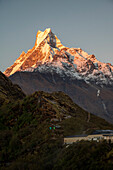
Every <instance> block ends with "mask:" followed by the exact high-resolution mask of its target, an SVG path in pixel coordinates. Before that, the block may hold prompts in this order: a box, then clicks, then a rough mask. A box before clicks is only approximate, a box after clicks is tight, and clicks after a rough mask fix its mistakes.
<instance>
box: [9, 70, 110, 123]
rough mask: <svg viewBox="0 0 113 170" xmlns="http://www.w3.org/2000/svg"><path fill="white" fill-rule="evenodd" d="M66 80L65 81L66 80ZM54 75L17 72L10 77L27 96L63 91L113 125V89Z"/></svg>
mask: <svg viewBox="0 0 113 170" xmlns="http://www.w3.org/2000/svg"><path fill="white" fill-rule="evenodd" d="M64 78H65V79H64ZM64 78H62V77H60V76H59V75H58V74H56V73H54V74H51V73H40V72H38V71H37V72H17V73H15V74H14V75H12V76H10V79H11V80H12V82H14V83H17V84H19V85H20V87H21V88H22V89H23V91H24V92H25V93H26V94H32V93H33V92H35V91H39V90H43V91H46V92H53V91H63V92H65V93H66V94H68V95H69V96H70V97H71V98H72V99H73V101H74V102H75V103H77V104H78V105H79V106H81V107H82V108H84V109H85V110H87V111H89V112H91V113H93V114H95V115H98V116H100V117H102V118H104V119H106V120H107V121H109V122H112V123H113V88H112V86H103V87H101V86H97V85H96V84H94V83H92V84H87V83H86V82H85V81H83V80H70V79H69V78H68V77H64Z"/></svg>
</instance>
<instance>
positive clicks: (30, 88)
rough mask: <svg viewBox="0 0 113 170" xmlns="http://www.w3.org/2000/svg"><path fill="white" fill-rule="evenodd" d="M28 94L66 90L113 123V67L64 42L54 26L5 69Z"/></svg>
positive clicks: (7, 74) (79, 102) (86, 108)
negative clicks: (66, 45)
mask: <svg viewBox="0 0 113 170" xmlns="http://www.w3.org/2000/svg"><path fill="white" fill-rule="evenodd" d="M4 74H5V75H6V76H9V78H10V79H11V80H12V82H13V83H16V84H19V85H20V87H21V88H22V89H23V91H24V92H25V93H26V94H31V93H32V92H35V91H38V90H44V91H47V92H52V91H63V92H65V93H67V94H68V95H69V96H70V97H71V98H72V99H73V101H74V102H75V103H77V104H78V105H80V106H81V107H82V108H84V109H85V110H88V111H89V112H92V113H93V114H95V115H98V116H100V117H103V118H105V119H106V120H108V121H110V122H112V123H113V104H112V103H113V66H112V65H111V64H109V63H102V62H100V61H98V60H97V59H96V58H95V56H94V55H89V54H88V53H86V52H84V51H83V50H82V49H80V48H68V47H65V46H63V45H62V44H61V42H60V40H59V39H58V38H57V37H56V35H54V34H53V33H52V31H51V29H50V28H48V29H46V30H45V31H44V32H41V31H38V33H37V36H36V42H35V46H34V47H33V48H32V49H31V50H28V52H27V53H26V54H25V52H22V54H21V55H20V57H19V58H18V59H17V60H16V61H15V63H14V64H13V65H12V66H11V67H9V68H7V69H6V71H5V72H4Z"/></svg>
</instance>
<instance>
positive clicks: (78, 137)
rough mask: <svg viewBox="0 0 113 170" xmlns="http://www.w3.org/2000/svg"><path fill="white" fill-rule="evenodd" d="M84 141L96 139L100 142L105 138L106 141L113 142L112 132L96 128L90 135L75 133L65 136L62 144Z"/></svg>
mask: <svg viewBox="0 0 113 170" xmlns="http://www.w3.org/2000/svg"><path fill="white" fill-rule="evenodd" d="M81 140H84V141H96V142H101V141H103V140H106V141H107V142H108V143H113V133H112V130H108V131H107V130H102V131H101V130H97V131H95V132H94V133H93V134H91V135H75V136H67V137H65V138H64V144H72V143H74V142H79V141H81Z"/></svg>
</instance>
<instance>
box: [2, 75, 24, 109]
mask: <svg viewBox="0 0 113 170" xmlns="http://www.w3.org/2000/svg"><path fill="white" fill-rule="evenodd" d="M24 97H25V94H24V93H23V92H22V90H21V88H20V87H19V86H18V85H16V84H12V82H11V80H10V79H9V78H7V77H6V76H5V75H4V74H3V73H2V72H0V106H1V105H2V104H3V103H4V102H5V101H11V100H15V99H16V100H17V99H23V98H24Z"/></svg>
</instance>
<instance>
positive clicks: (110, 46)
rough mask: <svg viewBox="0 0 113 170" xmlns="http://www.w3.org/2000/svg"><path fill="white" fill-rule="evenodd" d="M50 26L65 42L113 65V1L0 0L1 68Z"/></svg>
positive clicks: (31, 45) (32, 44)
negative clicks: (40, 31) (37, 34)
mask: <svg viewBox="0 0 113 170" xmlns="http://www.w3.org/2000/svg"><path fill="white" fill-rule="evenodd" d="M48 27H50V28H51V29H52V32H53V33H55V34H56V35H57V37H58V38H59V39H60V40H61V42H62V44H63V45H65V46H68V47H75V48H77V47H80V48H82V49H83V50H84V51H86V52H88V53H89V54H95V56H96V57H97V59H98V60H100V61H101V62H110V63H112V65H113V0H0V70H1V71H5V69H6V68H7V67H9V66H11V65H12V64H13V63H14V61H15V60H16V59H17V58H18V57H19V55H20V54H21V52H22V51H25V52H27V50H28V49H30V48H32V47H33V46H34V44H35V38H36V33H37V31H38V30H42V31H44V30H45V29H46V28H48Z"/></svg>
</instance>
